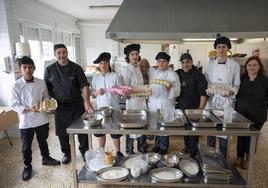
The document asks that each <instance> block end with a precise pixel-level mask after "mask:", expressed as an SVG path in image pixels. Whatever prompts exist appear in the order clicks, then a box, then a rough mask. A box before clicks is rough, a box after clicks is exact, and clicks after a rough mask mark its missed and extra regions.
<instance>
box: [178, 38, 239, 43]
mask: <svg viewBox="0 0 268 188" xmlns="http://www.w3.org/2000/svg"><path fill="white" fill-rule="evenodd" d="M215 40H216V39H215V38H204V39H188V38H185V39H182V41H183V42H199V41H200V42H203V41H215ZM230 40H231V41H237V40H238V38H230Z"/></svg>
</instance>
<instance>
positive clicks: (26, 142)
mask: <svg viewBox="0 0 268 188" xmlns="http://www.w3.org/2000/svg"><path fill="white" fill-rule="evenodd" d="M18 63H19V67H20V70H21V73H22V77H21V78H20V79H18V80H17V81H16V82H15V84H14V86H13V88H12V95H11V99H10V106H11V107H12V108H13V110H14V111H16V112H18V114H19V116H20V123H19V129H20V133H21V141H22V154H23V163H24V170H23V174H22V180H24V181H27V180H29V179H30V178H31V174H32V164H31V163H32V149H31V148H32V142H33V138H34V134H36V139H37V142H38V145H39V149H40V151H41V155H42V164H43V165H54V166H55V165H60V161H58V160H55V159H53V158H52V157H50V154H49V150H48V144H47V138H48V134H49V123H48V117H47V113H46V112H39V111H38V109H37V106H36V105H37V103H38V102H41V101H44V100H48V99H49V96H48V92H47V87H46V83H45V81H44V80H41V79H38V78H35V77H34V76H33V73H34V70H35V65H34V62H33V60H32V59H31V58H29V57H26V56H24V57H22V58H21V59H19V60H18Z"/></svg>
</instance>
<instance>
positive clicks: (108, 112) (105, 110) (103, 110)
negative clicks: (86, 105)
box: [100, 106, 113, 117]
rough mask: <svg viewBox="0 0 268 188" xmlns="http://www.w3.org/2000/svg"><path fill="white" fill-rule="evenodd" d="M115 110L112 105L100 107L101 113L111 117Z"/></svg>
mask: <svg viewBox="0 0 268 188" xmlns="http://www.w3.org/2000/svg"><path fill="white" fill-rule="evenodd" d="M112 112H113V108H112V107H111V106H104V107H101V108H100V113H101V115H103V116H104V117H111V116H112Z"/></svg>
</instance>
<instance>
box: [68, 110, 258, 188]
mask: <svg viewBox="0 0 268 188" xmlns="http://www.w3.org/2000/svg"><path fill="white" fill-rule="evenodd" d="M120 120H121V114H120V112H119V111H114V112H113V115H112V117H107V118H104V119H103V121H102V125H101V126H98V127H89V126H87V124H86V123H84V121H83V119H82V118H79V119H77V120H76V121H74V122H73V123H72V124H71V125H70V126H69V127H68V128H67V133H69V136H70V142H71V155H72V170H73V178H74V187H75V188H77V187H78V186H79V183H91V184H113V185H114V184H117V185H139V186H172V187H234V186H235V187H250V186H251V181H250V177H251V175H252V173H253V163H254V154H255V145H256V140H257V136H258V135H259V131H257V130H256V129H255V128H253V127H250V128H249V129H224V128H223V127H222V125H218V126H217V127H215V128H193V127H192V126H190V125H186V126H185V127H180V128H173V127H168V128H166V127H165V128H164V127H160V126H159V125H158V123H157V113H154V112H148V125H147V126H146V127H145V128H143V129H122V128H121V127H120ZM93 133H97V134H143V135H161V134H163V135H178V136H184V135H201V136H213V135H215V136H216V135H226V136H250V137H251V143H250V152H249V167H248V171H247V176H246V179H245V180H244V179H243V178H242V177H241V175H240V174H239V173H238V171H237V170H236V169H235V168H234V167H233V166H232V165H231V164H230V162H228V164H229V165H230V168H231V169H232V171H233V174H234V178H232V180H230V182H228V183H224V182H216V181H209V182H205V181H204V177H203V176H202V174H199V175H198V176H197V177H195V178H192V179H189V178H183V180H182V181H181V182H178V183H168V184H166V183H155V182H152V181H151V179H150V177H149V176H148V174H147V175H146V174H145V175H142V176H141V177H140V178H138V179H133V178H132V177H129V178H128V179H127V180H125V181H122V182H116V183H114V182H101V181H98V180H97V179H96V175H95V173H94V172H89V171H87V170H86V169H85V167H83V168H82V170H81V171H80V172H79V173H78V172H77V167H76V153H75V151H76V150H75V139H74V135H75V134H88V135H89V137H90V138H91V134H93ZM90 142H91V139H90Z"/></svg>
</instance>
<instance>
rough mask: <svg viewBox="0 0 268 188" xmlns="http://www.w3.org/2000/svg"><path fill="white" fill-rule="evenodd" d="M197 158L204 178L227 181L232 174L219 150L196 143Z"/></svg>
mask: <svg viewBox="0 0 268 188" xmlns="http://www.w3.org/2000/svg"><path fill="white" fill-rule="evenodd" d="M197 151H198V152H197V153H198V158H199V160H200V166H201V169H202V171H203V175H204V178H205V180H221V181H229V180H230V179H231V178H232V176H233V174H232V171H231V170H230V168H229V166H228V164H227V162H226V160H225V158H224V157H223V155H222V154H221V152H220V151H219V150H216V149H215V148H211V147H208V146H205V145H198V150H197Z"/></svg>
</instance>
